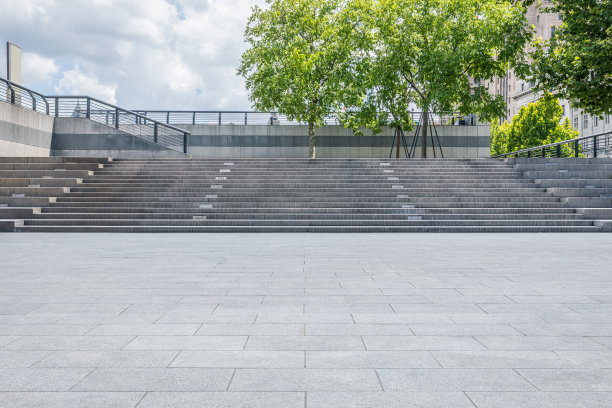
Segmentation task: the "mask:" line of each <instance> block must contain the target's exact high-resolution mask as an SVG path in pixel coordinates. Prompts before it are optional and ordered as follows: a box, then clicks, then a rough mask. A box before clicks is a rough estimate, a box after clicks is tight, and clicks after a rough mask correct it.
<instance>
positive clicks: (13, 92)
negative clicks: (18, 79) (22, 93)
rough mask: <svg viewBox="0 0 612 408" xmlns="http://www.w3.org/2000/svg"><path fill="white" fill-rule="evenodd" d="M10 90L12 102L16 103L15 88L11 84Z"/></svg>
mask: <svg viewBox="0 0 612 408" xmlns="http://www.w3.org/2000/svg"><path fill="white" fill-rule="evenodd" d="M9 91H11V103H12V104H13V105H14V104H15V100H16V98H15V90H14V89H13V87H12V86H10V85H9Z"/></svg>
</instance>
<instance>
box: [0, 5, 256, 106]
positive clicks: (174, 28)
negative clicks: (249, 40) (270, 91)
mask: <svg viewBox="0 0 612 408" xmlns="http://www.w3.org/2000/svg"><path fill="white" fill-rule="evenodd" d="M5 3H6V4H5ZM255 4H260V5H261V4H264V0H232V1H227V0H225V1H222V0H120V1H119V0H95V1H92V0H21V1H15V0H0V8H2V9H3V13H0V26H1V27H3V29H2V32H3V34H4V33H6V35H7V38H6V39H4V38H0V40H7V41H11V42H13V43H16V44H17V45H20V46H21V47H22V49H23V51H24V53H31V54H34V55H37V56H39V57H40V58H45V61H46V67H47V68H46V70H42V71H41V70H39V71H36V70H33V69H31V70H29V71H28V72H26V71H25V69H24V82H28V83H36V85H37V86H40V87H41V88H45V89H41V90H42V91H43V92H49V93H51V92H59V90H62V91H63V92H69V91H70V90H72V91H73V90H74V89H78V90H79V91H80V92H85V91H87V92H93V91H96V92H98V95H97V96H100V95H109V96H111V95H112V97H114V98H116V99H117V102H118V103H119V104H120V105H121V106H122V107H126V108H132V109H199V110H214V109H227V110H234V109H236V110H238V109H245V110H247V109H249V108H250V103H249V101H248V98H247V93H246V91H245V89H244V83H243V80H242V79H241V78H239V77H237V76H236V74H235V72H236V67H237V66H238V64H239V61H240V55H241V53H242V51H243V50H244V49H245V44H244V42H243V33H244V29H245V26H246V21H247V18H248V16H249V15H250V9H251V6H253V5H255ZM5 5H6V6H7V7H5ZM5 8H6V9H8V10H9V11H10V12H7V13H4V9H5ZM49 61H54V63H55V64H56V66H57V65H59V66H60V70H59V72H53V70H52V69H51V67H52V65H50V64H49ZM77 66H78V67H80V68H78V69H77V68H75V67H77ZM40 78H44V81H45V83H41V81H39V79H40ZM88 80H92V81H94V80H95V82H93V83H92V84H90V86H89V87H86V85H87V84H86V81H88ZM37 90H38V88H37ZM91 96H95V95H91ZM109 102H111V101H109Z"/></svg>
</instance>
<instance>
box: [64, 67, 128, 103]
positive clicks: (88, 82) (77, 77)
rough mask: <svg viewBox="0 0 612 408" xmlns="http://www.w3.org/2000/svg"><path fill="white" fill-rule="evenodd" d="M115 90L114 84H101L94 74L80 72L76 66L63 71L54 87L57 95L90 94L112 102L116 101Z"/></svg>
mask: <svg viewBox="0 0 612 408" xmlns="http://www.w3.org/2000/svg"><path fill="white" fill-rule="evenodd" d="M116 91H117V86H116V85H104V84H101V83H100V82H99V81H98V77H97V76H96V75H95V74H89V73H84V72H81V69H80V67H78V66H77V67H75V68H74V69H72V70H70V71H65V72H64V75H63V76H62V78H61V79H60V80H59V83H58V84H57V86H56V87H55V92H56V93H57V94H59V95H79V96H91V97H93V98H97V99H101V100H102V101H104V102H108V103H112V104H116V103H117V97H116Z"/></svg>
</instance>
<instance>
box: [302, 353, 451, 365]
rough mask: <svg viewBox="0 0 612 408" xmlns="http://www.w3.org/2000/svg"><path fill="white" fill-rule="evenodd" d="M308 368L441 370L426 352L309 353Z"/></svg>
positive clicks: (307, 358) (307, 356)
mask: <svg viewBox="0 0 612 408" xmlns="http://www.w3.org/2000/svg"><path fill="white" fill-rule="evenodd" d="M306 367H308V368H439V367H440V364H438V362H437V361H436V359H435V358H434V357H433V356H432V354H430V353H428V352H426V351H307V352H306Z"/></svg>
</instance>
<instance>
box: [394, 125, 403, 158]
mask: <svg viewBox="0 0 612 408" xmlns="http://www.w3.org/2000/svg"><path fill="white" fill-rule="evenodd" d="M401 135H402V127H401V126H398V127H397V128H396V129H395V136H396V137H397V146H396V147H395V158H396V159H399V158H400V145H401Z"/></svg>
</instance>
